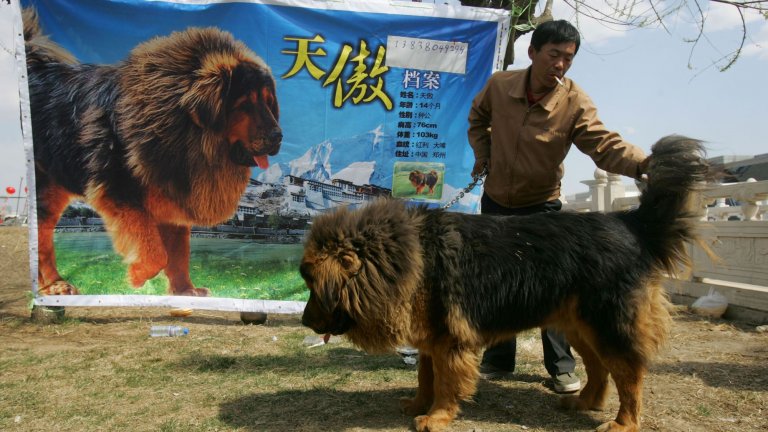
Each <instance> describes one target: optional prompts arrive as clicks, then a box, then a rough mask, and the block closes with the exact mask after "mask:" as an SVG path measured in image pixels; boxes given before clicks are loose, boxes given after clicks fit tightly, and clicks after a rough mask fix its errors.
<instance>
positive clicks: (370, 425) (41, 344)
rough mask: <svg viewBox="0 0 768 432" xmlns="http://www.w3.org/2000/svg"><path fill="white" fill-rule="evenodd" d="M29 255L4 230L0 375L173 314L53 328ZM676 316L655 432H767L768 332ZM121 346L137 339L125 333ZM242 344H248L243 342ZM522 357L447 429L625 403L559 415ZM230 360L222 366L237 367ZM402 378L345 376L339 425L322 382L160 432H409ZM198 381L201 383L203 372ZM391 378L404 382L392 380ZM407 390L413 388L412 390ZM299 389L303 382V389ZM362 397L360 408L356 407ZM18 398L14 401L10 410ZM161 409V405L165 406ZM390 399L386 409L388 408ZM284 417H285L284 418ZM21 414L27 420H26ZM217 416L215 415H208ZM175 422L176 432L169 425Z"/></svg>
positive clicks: (523, 343) (654, 388)
mask: <svg viewBox="0 0 768 432" xmlns="http://www.w3.org/2000/svg"><path fill="white" fill-rule="evenodd" d="M27 251H28V248H27V233H26V230H25V229H23V228H21V227H2V226H0V370H2V369H4V368H5V367H4V366H3V365H4V364H6V365H8V364H11V363H12V361H11V360H10V359H12V358H15V357H14V356H16V355H17V354H16V353H18V352H21V351H24V352H29V353H31V354H32V355H33V356H39V358H47V357H46V356H47V355H49V354H50V353H52V352H56V351H59V350H71V351H74V352H77V350H85V349H86V347H88V346H92V345H94V344H98V343H101V344H102V345H103V348H101V349H103V350H104V354H102V355H103V356H108V357H114V359H115V360H113V361H114V362H116V363H117V362H119V360H117V359H119V358H121V357H124V356H126V355H127V354H126V352H128V351H127V350H128V348H127V347H126V348H125V350H124V351H121V350H120V347H119V344H120V343H122V342H121V341H122V340H123V339H121V338H122V337H124V336H125V335H127V334H132V333H135V332H137V331H139V328H140V327H141V329H142V330H141V331H144V330H143V328H144V327H145V324H146V323H147V322H148V321H152V320H161V319H162V317H165V318H167V317H168V314H167V311H163V310H153V309H139V308H125V309H115V308H112V309H107V308H68V309H67V311H66V315H67V317H79V319H80V320H81V322H84V323H87V325H85V324H83V325H81V326H80V327H79V328H78V330H77V331H71V330H67V328H66V327H62V328H57V327H56V324H51V322H48V321H46V320H45V319H44V317H43V319H41V318H40V317H38V319H37V320H32V319H30V309H29V302H30V298H31V297H30V294H29V289H30V288H29V280H30V275H29V265H28V252H27ZM679 309H680V311H679V314H678V316H677V318H676V319H675V323H674V327H673V329H672V335H671V338H670V341H669V344H668V346H667V347H666V349H665V350H664V352H663V353H662V355H661V357H660V358H659V359H658V361H657V362H656V363H655V364H654V365H653V366H652V368H651V370H650V373H649V375H648V376H647V379H646V381H645V393H644V411H643V429H644V430H657V431H766V430H768V333H765V332H760V331H758V330H757V328H756V325H755V323H746V322H731V321H724V320H714V319H707V318H703V317H699V316H696V315H692V314H690V313H688V312H687V311H685V309H684V308H682V307H680V308H679ZM189 322H190V323H191V324H192V325H193V326H194V332H195V334H198V335H206V334H208V333H207V332H211V333H213V332H222V331H225V332H226V331H229V332H230V333H237V334H239V335H242V336H243V337H247V341H248V342H242V344H243V345H257V344H258V343H263V344H265V345H266V344H268V342H259V341H265V340H268V339H267V338H268V337H272V338H273V339H272V340H275V339H276V338H277V337H278V336H279V337H285V338H291V337H293V338H295V339H296V340H300V339H301V337H304V336H303V335H304V334H307V335H309V334H311V332H309V331H307V329H304V328H302V327H301V325H300V322H299V320H298V319H297V317H290V316H289V317H280V318H278V319H277V320H276V322H277V323H278V324H276V325H273V326H271V327H269V326H247V327H246V326H242V325H241V324H240V322H239V315H238V314H236V313H226V312H214V313H199V314H197V315H196V318H195V319H194V320H190V321H189ZM228 329H229V330H228ZM273 335H277V336H273ZM125 340H128V341H130V340H134V339H130V338H126V339H125ZM254 341H255V342H254ZM110 347H113V348H110ZM220 349H223V348H220ZM238 349H245V348H243V347H242V346H241V347H240V348H238ZM249 349H253V350H254V351H253V352H254V354H250V356H251V357H250V358H251V360H248V361H250V362H255V360H253V359H254V358H256V356H257V354H255V352H257V351H258V349H259V348H258V347H256V346H254V347H251V348H249ZM265 349H266V348H265ZM518 351H519V354H518V356H519V365H518V369H519V373H518V374H517V376H516V378H515V379H514V380H512V381H510V382H506V383H500V384H499V383H496V382H494V383H488V382H482V383H481V384H480V386H479V389H478V394H477V395H476V397H475V399H474V401H473V402H471V403H466V404H464V405H463V406H462V411H463V412H462V414H461V416H460V417H459V418H458V419H457V420H456V422H454V423H453V424H452V427H451V430H454V431H465V430H466V431H469V430H471V431H478V432H480V431H485V432H487V431H492V430H509V431H521V430H526V431H549V430H551V431H556V430H590V429H593V428H594V427H596V426H597V425H599V424H600V422H602V421H606V420H608V419H610V418H611V417H612V416H613V415H615V410H616V409H617V408H618V401H617V399H616V397H615V391H613V390H612V396H611V399H610V400H609V404H608V407H607V410H606V412H602V413H598V414H592V413H589V414H580V413H579V414H574V413H561V412H558V411H557V410H556V408H555V407H556V399H555V397H554V396H553V395H552V393H551V392H550V391H549V390H548V389H547V388H546V387H545V386H544V382H545V376H544V374H543V370H542V369H543V368H542V367H540V365H541V363H540V362H541V360H540V342H539V341H537V340H536V336H535V333H531V336H530V337H528V338H522V340H520V342H519V348H518ZM521 351H522V352H521ZM248 352H251V351H248ZM275 356H277V358H275V361H276V362H278V361H279V365H280V366H279V367H280V369H281V370H283V371H284V373H285V374H286V375H290V373H291V370H290V369H291V359H290V358H289V359H282V360H281V359H279V357H280V354H279V353H278V354H275ZM356 356H358V354H356V352H355V351H354V347H351V346H350V348H349V349H346V348H345V350H344V351H343V355H342V356H340V357H339V359H338V360H334V362H339V361H341V362H343V361H344V360H345V359H348V358H357V357H356ZM35 358H36V357H35ZM212 358H217V359H218V360H217V361H218V362H219V363H226V362H229V363H232V364H238V362H243V360H242V359H241V357H220V358H219V357H212ZM273 358H274V357H273ZM6 360H7V361H6ZM208 361H209V366H211V365H213V366H221V365H219V364H217V363H213V361H212V360H208ZM370 361H374V359H371V360H370ZM376 361H381V360H376ZM229 363H226V364H225V365H224V366H230V364H229ZM249 364H253V363H249ZM302 365H303V366H302ZM213 366H211V367H213ZM337 366H338V367H340V368H341V369H340V370H344V365H343V364H341V365H337ZM266 367H267V368H268V367H269V366H268V365H267V366H266ZM297 367H305V368H309V367H311V364H308V363H307V364H304V363H302V364H300V365H298V366H297ZM222 368H223V367H222ZM260 368H261V364H260V363H259V366H258V367H257V366H253V367H252V369H246V371H245V372H246V373H245V374H244V375H243V378H241V379H247V375H248V373H249V372H254V371H256V370H259V371H261V369H260ZM358 369H360V370H365V369H366V367H363V366H358ZM370 369H373V367H371V368H370ZM6 370H11V371H12V372H10V373H17V374H18V373H21V372H19V369H15V368H10V369H6ZM5 373H6V371H3V374H5ZM254 373H255V372H254ZM334 373H335V372H334ZM403 373H404V374H405V378H406V381H404V384H402V385H401V384H400V383H399V382H398V383H397V385H396V386H394V388H393V389H390V388H388V385H390V384H391V383H389V382H388V380H389V379H390V378H384V379H382V380H381V381H380V382H379V381H377V380H379V378H378V375H372V376H373V378H370V379H368V378H363V379H362V381H358V380H354V379H352V380H349V381H348V382H346V383H344V384H343V385H341V387H340V391H334V392H332V394H333V396H334V404H336V405H337V406H339V407H341V408H339V409H341V410H342V411H341V412H352V413H353V414H352V417H351V418H350V417H344V416H342V417H340V418H339V419H337V420H331V419H329V418H328V416H327V415H326V414H327V413H326V414H324V413H323V412H322V410H327V409H328V408H317V409H318V410H320V412H313V409H315V408H314V407H312V406H309V403H308V402H310V401H313V400H312V399H310V398H311V396H312V394H313V393H317V392H318V389H317V388H314V387H309V388H308V390H290V391H288V390H284V391H283V392H281V393H270V392H269V391H266V392H263V391H262V390H260V388H259V386H254V387H252V388H248V389H244V390H243V391H244V394H243V395H242V396H240V398H238V399H236V400H238V401H240V402H239V403H241V404H243V405H241V406H235V407H234V408H233V407H232V405H233V403H234V402H232V399H229V400H227V399H226V398H223V400H222V399H218V400H217V398H219V397H218V396H216V395H213V396H207V397H208V398H209V399H210V400H209V403H208V405H212V406H213V408H211V409H215V410H218V418H219V420H217V421H216V422H213V423H211V422H210V421H209V422H208V423H206V422H205V421H202V423H199V424H197V425H196V426H195V427H187V426H185V425H184V424H183V423H174V422H170V423H168V422H166V423H164V424H163V425H161V426H163V427H158V429H157V430H159V429H162V430H249V431H250V430H253V431H256V430H270V431H277V430H318V431H320V430H327V431H333V430H339V431H341V430H355V431H374V430H376V431H382V430H386V431H390V430H392V431H395V430H407V428H408V425H409V424H410V421H409V419H407V418H405V417H403V416H402V415H400V416H398V414H396V413H395V412H396V411H395V410H394V409H393V408H392V407H391V406H389V405H388V404H389V402H385V400H389V399H390V396H401V395H407V394H409V393H411V392H412V390H413V389H415V385H416V382H415V372H414V371H408V370H405V371H404V372H403ZM577 373H579V374H580V375H581V376H582V377H584V376H585V375H584V373H583V369H578V370H577ZM200 375H202V373H200ZM361 376H363V377H364V376H365V375H361ZM7 378H8V377H6V378H4V379H3V380H6V379H7ZM198 378H200V379H202V377H198ZM198 378H195V377H192V378H191V379H198ZM24 379H27V378H26V377H25V378H24ZM394 379H395V380H397V379H399V378H397V376H395V378H394ZM411 379H412V380H413V381H412V383H411V384H408V380H411ZM0 381H2V380H0ZM2 382H3V383H6V382H7V381H2ZM408 385H411V386H412V387H411V388H408V387H407V386H408ZM3 387H4V385H0V392H2V391H5V390H2V388H3ZM296 388H297V389H302V388H306V387H301V385H300V384H296ZM302 393H303V394H302ZM270 395H280V396H272V399H273V400H270ZM365 395H368V396H365ZM384 396H386V398H385V397H384ZM6 397H8V395H6ZM161 397H162V396H159V395H155V394H146V395H141V398H149V399H152V398H161ZM366 397H368V399H366ZM275 398H278V399H275ZM279 398H284V399H279ZM2 399H3V397H2V396H0V400H2ZM192 399H194V395H193V396H192ZM6 400H13V399H6ZM297 400H298V401H299V403H300V404H301V401H302V400H303V401H304V402H305V403H304V404H302V405H303V406H301V408H300V409H299V407H296V406H293V404H294V403H297V402H296V401H297ZM361 400H362V401H363V402H359V401H361ZM243 401H247V403H246V402H243ZM211 402H212V403H211ZM16 403H17V402H13V404H16ZM158 403H161V404H162V403H163V402H162V400H158ZM18 404H19V405H18V406H16V405H14V407H13V408H10V407H7V408H2V407H0V429H4V430H46V426H48V430H50V429H56V427H55V426H53V425H46V424H45V423H44V422H43V423H41V422H39V421H38V422H26V421H25V420H24V419H23V415H15V411H13V410H17V411H19V412H22V413H23V412H25V409H26V408H25V405H24V402H18ZM246 404H247V405H248V408H247V409H246V406H245V405H246ZM250 404H256V405H269V408H267V409H265V410H263V411H259V412H258V413H257V414H247V413H245V411H248V410H250V409H253V406H252V405H250ZM385 404H386V408H383V407H382V406H383V405H385ZM30 409H31V408H30ZM36 409H39V408H36ZM228 410H234V411H233V412H234V413H235V414H236V415H235V414H233V415H235V416H236V417H238V418H239V420H228V419H229V417H227V415H226V413H227V412H228ZM281 410H283V411H284V413H282V414H280V413H278V412H279V411H281ZM297 410H298V411H300V412H298V411H297ZM222 412H224V413H225V414H222ZM14 415H15V419H14ZM24 415H26V416H27V417H28V414H24ZM52 415H53V414H52ZM200 415H203V416H204V415H205V414H204V413H203V414H200ZM210 416H214V417H215V416H216V415H215V414H210ZM297 416H298V417H301V418H303V420H302V422H301V423H296V422H298V420H297V419H296V417H297ZM313 416H314V417H313ZM581 416H584V417H581ZM3 417H5V418H3ZM9 417H10V418H9ZM265 417H266V419H267V420H269V421H273V422H283V423H280V424H281V425H282V426H281V427H279V428H278V427H268V426H265V423H260V422H262V421H264V418H265ZM24 418H26V417H24ZM291 418H293V420H292V419H291ZM313 418H314V419H315V420H314V423H313V420H312V419H313ZM574 419H575V420H574ZM574 421H575V423H574V424H575V425H577V426H574V427H569V426H568V424H570V423H569V422H574ZM292 422H294V423H292ZM63 424H65V423H63ZM65 425H66V424H65ZM173 425H177V426H176V427H173ZM85 429H92V430H98V428H97V427H95V426H90V427H85V428H84V429H83V430H85ZM117 429H123V430H151V429H148V428H147V426H146V425H144V427H140V426H136V427H135V429H134V428H132V427H127V426H114V427H113V428H112V430H117ZM60 430H78V427H77V426H72V425H69V426H67V427H62V428H61V429H60Z"/></svg>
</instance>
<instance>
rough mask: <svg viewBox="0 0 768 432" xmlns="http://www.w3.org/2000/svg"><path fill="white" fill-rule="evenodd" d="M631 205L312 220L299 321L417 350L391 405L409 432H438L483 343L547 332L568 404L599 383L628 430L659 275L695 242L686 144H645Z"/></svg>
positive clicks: (695, 159) (654, 336) (408, 211)
mask: <svg viewBox="0 0 768 432" xmlns="http://www.w3.org/2000/svg"><path fill="white" fill-rule="evenodd" d="M648 175H649V181H648V184H647V189H646V190H645V191H644V192H643V194H642V196H641V198H640V206H639V208H637V209H635V210H631V211H625V212H616V213H609V214H603V213H573V212H556V213H545V214H537V215H531V216H512V217H499V216H488V215H466V214H459V213H450V212H446V211H443V210H438V209H432V210H430V209H426V208H424V207H406V206H405V205H404V204H403V203H402V202H399V201H395V200H382V201H378V202H374V203H373V204H371V205H369V206H367V207H364V208H362V209H360V210H357V211H353V212H350V211H347V210H339V211H336V212H334V213H329V214H325V215H322V216H320V217H318V218H316V220H315V221H314V222H313V225H312V230H311V232H310V233H309V236H308V238H307V241H306V248H305V252H304V257H303V259H302V264H301V267H300V271H301V274H302V276H303V277H304V279H305V281H306V284H307V286H308V287H309V289H310V297H309V301H308V302H307V306H306V308H305V310H304V316H303V319H302V322H303V324H304V325H306V326H308V327H311V328H312V329H313V330H315V331H316V332H318V333H326V334H335V335H339V334H346V335H347V336H348V337H349V338H350V340H351V341H352V342H354V343H355V344H357V345H358V346H360V347H361V348H363V349H365V350H369V351H385V350H392V349H394V347H396V346H402V345H406V344H409V345H412V346H414V347H416V348H418V349H419V355H420V358H419V378H418V381H419V386H418V390H417V392H416V396H415V397H414V398H413V399H408V400H404V401H402V407H403V409H404V411H405V412H406V413H408V414H410V415H414V416H416V418H415V427H416V430H417V431H420V432H421V431H427V430H428V431H432V432H434V431H439V430H442V429H444V428H445V427H446V426H447V425H448V424H449V423H450V422H451V420H452V419H453V418H454V417H455V416H456V414H457V413H458V410H459V402H460V401H461V400H463V399H466V398H468V397H470V396H471V395H472V394H473V393H474V391H475V386H476V381H477V378H478V355H479V353H480V351H481V350H482V348H483V347H485V346H488V345H490V344H494V343H497V342H499V341H502V340H504V339H507V338H509V337H510V336H512V335H514V334H515V333H517V332H519V331H522V330H525V329H529V328H532V327H539V326H545V327H554V328H556V329H559V330H561V331H562V332H564V333H565V335H566V336H567V338H568V340H569V341H570V343H571V344H572V346H573V347H574V348H575V349H576V350H577V351H578V352H579V354H580V355H581V358H582V359H583V361H584V365H585V368H586V371H587V376H588V378H587V384H586V386H585V387H584V389H583V390H582V391H581V393H580V394H579V395H578V396H573V395H571V396H567V397H566V398H565V399H563V401H562V402H563V405H564V406H565V407H567V408H571V409H579V410H587V409H600V408H602V407H603V405H604V403H605V400H606V392H607V390H608V376H609V375H611V376H612V377H613V380H614V382H615V384H616V388H617V390H618V393H619V400H620V403H621V405H620V407H619V412H618V415H617V416H616V418H615V420H612V421H609V422H607V423H605V424H603V425H601V426H600V427H599V428H598V430H599V431H636V430H638V428H639V424H640V407H641V403H642V388H643V376H644V375H645V373H646V370H647V367H648V364H649V362H650V361H651V359H652V358H653V356H654V355H655V354H656V353H657V351H658V350H659V348H660V347H661V345H662V343H663V342H664V340H665V338H666V336H667V334H668V331H669V326H670V322H671V319H670V313H669V311H668V306H669V303H668V300H667V297H666V293H665V291H664V289H663V288H662V286H661V281H662V279H663V278H664V274H665V273H670V274H673V273H674V272H675V271H676V270H679V266H680V265H681V263H685V262H686V261H685V259H684V258H685V250H686V249H685V248H686V246H685V243H686V242H689V241H693V240H695V239H696V238H695V236H694V232H693V220H694V218H692V217H691V214H690V213H688V209H689V204H688V203H689V200H691V201H693V198H695V197H696V194H695V193H694V192H696V189H697V188H698V187H699V185H700V184H701V182H704V181H705V180H706V179H707V178H708V175H709V168H708V165H707V164H706V161H705V160H704V159H703V148H702V146H701V144H700V142H699V141H696V140H692V139H688V138H684V137H680V136H671V137H666V138H664V139H662V140H661V141H659V142H658V143H657V144H655V145H654V147H653V151H652V156H651V157H650V165H649V172H648Z"/></svg>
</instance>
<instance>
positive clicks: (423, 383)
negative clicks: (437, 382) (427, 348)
mask: <svg viewBox="0 0 768 432" xmlns="http://www.w3.org/2000/svg"><path fill="white" fill-rule="evenodd" d="M434 377H435V374H434V372H433V369H432V356H429V355H427V354H424V353H423V352H419V388H418V389H417V390H416V397H414V398H401V399H400V409H402V411H403V413H405V414H407V415H410V416H417V415H421V414H426V412H427V411H428V410H429V407H430V406H432V401H433V400H434V394H435V393H434Z"/></svg>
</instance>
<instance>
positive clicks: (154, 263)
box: [91, 193, 168, 288]
mask: <svg viewBox="0 0 768 432" xmlns="http://www.w3.org/2000/svg"><path fill="white" fill-rule="evenodd" d="M91 202H92V203H93V206H94V207H95V208H96V210H97V211H98V212H99V214H101V215H102V216H103V217H104V221H105V223H106V225H107V229H108V230H109V232H110V233H111V235H112V245H113V246H114V248H115V250H116V251H117V253H119V254H120V255H122V256H123V257H124V258H125V261H126V262H127V263H128V264H129V266H128V281H129V282H130V283H131V285H132V286H133V287H134V288H140V287H141V286H142V285H144V283H145V282H146V281H148V280H149V279H152V278H153V277H155V276H157V274H158V273H160V270H162V269H163V268H165V266H166V265H167V264H168V255H167V254H166V253H165V248H164V247H163V245H162V243H161V240H160V233H159V231H158V229H157V224H156V222H155V220H154V219H153V218H152V217H151V216H150V215H149V214H147V213H146V212H144V211H142V210H140V209H137V208H132V207H128V206H124V205H119V204H117V203H115V202H114V201H112V200H111V199H109V197H107V196H105V195H101V194H98V193H97V194H96V196H95V197H93V199H91Z"/></svg>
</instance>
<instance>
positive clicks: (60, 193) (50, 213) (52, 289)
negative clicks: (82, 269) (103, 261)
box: [37, 173, 79, 295]
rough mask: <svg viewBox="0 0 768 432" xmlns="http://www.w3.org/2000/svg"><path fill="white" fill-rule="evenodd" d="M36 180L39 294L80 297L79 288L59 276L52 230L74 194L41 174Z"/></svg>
mask: <svg viewBox="0 0 768 432" xmlns="http://www.w3.org/2000/svg"><path fill="white" fill-rule="evenodd" d="M37 178H38V189H37V197H38V199H37V256H38V267H37V278H38V283H39V289H38V294H40V295H57V294H79V292H78V291H77V288H75V287H74V286H73V285H71V284H70V283H69V282H67V281H65V280H64V279H63V278H62V277H61V275H60V274H59V271H58V269H57V267H56V250H55V248H54V245H53V230H54V228H56V223H57V222H58V221H59V217H60V216H61V214H62V213H63V212H64V209H66V208H67V205H68V204H69V200H70V198H71V194H70V193H69V192H68V191H67V190H66V189H64V188H63V187H61V186H58V185H55V184H51V183H49V182H50V180H49V179H48V178H47V176H45V175H44V174H41V173H38V174H37Z"/></svg>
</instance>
